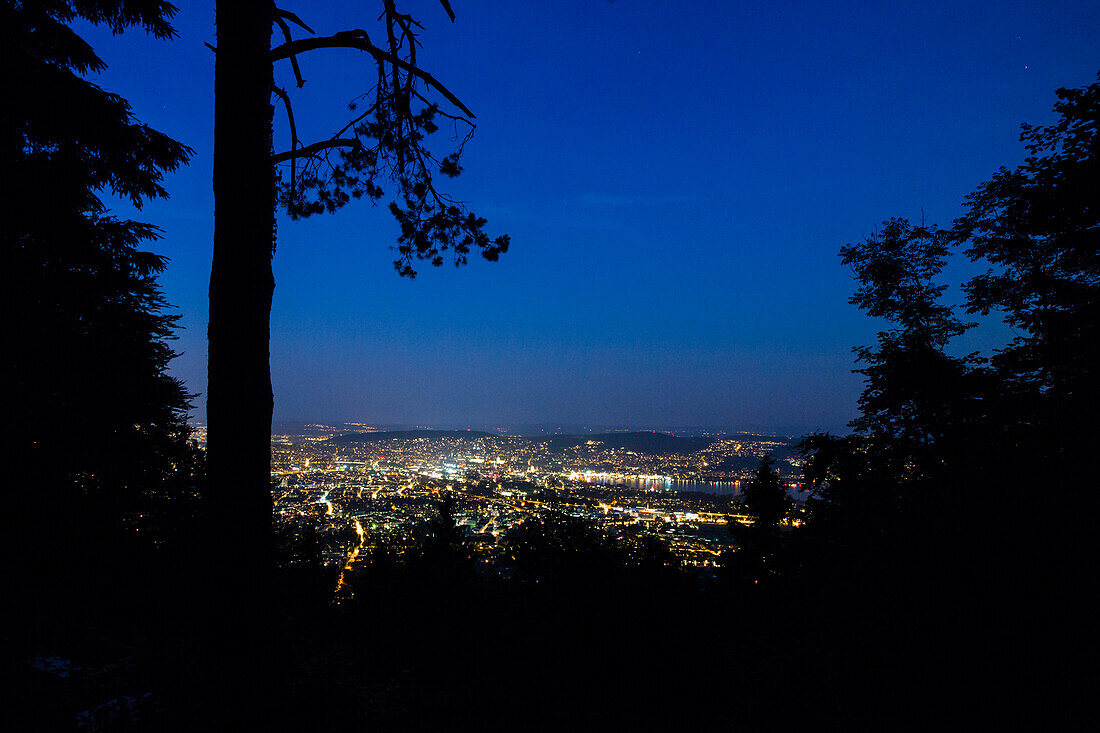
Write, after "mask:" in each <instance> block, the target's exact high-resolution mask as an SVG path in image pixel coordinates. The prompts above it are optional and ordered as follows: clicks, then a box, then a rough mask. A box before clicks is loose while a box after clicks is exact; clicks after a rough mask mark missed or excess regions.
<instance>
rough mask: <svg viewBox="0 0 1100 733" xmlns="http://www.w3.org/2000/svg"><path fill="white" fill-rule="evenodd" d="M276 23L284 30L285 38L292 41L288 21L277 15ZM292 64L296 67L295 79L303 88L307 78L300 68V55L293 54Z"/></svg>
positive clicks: (288, 41)
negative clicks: (303, 76) (303, 75)
mask: <svg viewBox="0 0 1100 733" xmlns="http://www.w3.org/2000/svg"><path fill="white" fill-rule="evenodd" d="M275 24H276V25H278V26H279V29H280V30H281V31H282V32H283V38H285V39H286V42H287V43H290V42H291V41H293V40H294V39H293V38H292V37H291V35H290V26H288V25H287V24H286V21H285V20H283V19H282V18H279V17H276V18H275ZM290 65H291V67H292V68H293V69H294V79H295V81H296V82H297V84H298V88H299V89H301V88H302V87H304V86H305V84H306V80H305V79H303V78H302V70H301V69H299V68H298V57H297V56H294V55H291V57H290Z"/></svg>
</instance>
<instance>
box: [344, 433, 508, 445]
mask: <svg viewBox="0 0 1100 733" xmlns="http://www.w3.org/2000/svg"><path fill="white" fill-rule="evenodd" d="M490 435H491V433H483V432H481V431H480V430H388V431H379V432H374V433H345V434H344V435H337V436H335V437H333V438H329V439H328V440H327V441H325V442H327V443H376V442H378V441H380V440H390V439H391V438H398V439H400V440H413V439H416V438H428V439H429V440H435V439H440V438H452V439H455V438H457V439H462V438H465V439H468V440H475V439H477V438H488V437H490Z"/></svg>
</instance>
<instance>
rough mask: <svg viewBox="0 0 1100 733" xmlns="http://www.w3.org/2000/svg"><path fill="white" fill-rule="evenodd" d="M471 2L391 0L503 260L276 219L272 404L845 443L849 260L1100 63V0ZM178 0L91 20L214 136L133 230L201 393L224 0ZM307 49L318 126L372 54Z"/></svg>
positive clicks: (112, 54)
mask: <svg viewBox="0 0 1100 733" xmlns="http://www.w3.org/2000/svg"><path fill="white" fill-rule="evenodd" d="M452 4H453V6H454V8H455V11H456V13H457V15H458V19H457V22H456V23H455V24H453V25H452V24H451V23H449V22H448V21H447V19H446V16H445V15H444V13H443V11H442V9H441V8H440V7H439V4H438V3H437V2H435V1H434V0H411V1H409V2H406V3H404V6H405V7H407V8H408V9H409V10H410V11H411V12H413V14H414V15H415V16H416V17H417V18H418V19H419V20H420V21H421V22H422V23H423V24H424V26H425V28H426V31H425V33H424V34H423V36H422V40H423V42H424V46H425V48H424V50H423V51H422V54H421V63H422V65H423V66H425V67H426V68H428V69H429V70H430V71H432V72H433V73H435V75H436V76H437V77H438V78H440V79H441V80H442V81H443V82H444V83H445V84H447V86H448V87H450V88H451V89H452V90H453V91H454V92H456V93H457V94H458V95H459V96H460V97H461V98H462V99H463V101H464V102H465V103H466V104H467V105H468V106H469V107H471V108H472V109H473V110H474V112H475V113H476V114H477V115H478V121H479V127H478V132H477V135H476V137H475V138H474V140H473V141H472V142H471V143H470V145H469V146H468V147H467V153H466V156H465V159H464V164H465V169H466V172H465V173H464V174H463V176H462V177H461V178H460V179H458V181H456V182H455V184H456V185H454V186H453V187H452V188H451V190H452V191H453V192H455V193H456V194H458V195H459V196H460V197H461V198H464V199H466V200H468V201H469V202H470V203H471V206H472V208H473V209H474V210H475V211H477V212H478V213H480V214H482V215H483V216H485V217H487V218H488V219H489V229H490V231H491V232H492V233H494V234H495V233H500V232H507V233H509V234H510V235H511V236H512V249H511V251H510V252H508V254H507V255H505V256H504V257H502V259H501V261H500V262H498V263H495V264H494V263H486V262H484V261H482V260H480V258H478V259H477V260H476V261H475V260H471V265H470V266H468V267H465V268H462V269H457V270H456V269H455V268H453V267H449V266H445V267H443V268H441V269H432V268H424V269H422V270H421V274H420V276H419V277H418V278H417V279H416V280H415V281H409V280H405V279H400V278H398V277H397V276H396V275H395V274H394V272H393V269H392V265H391V261H392V259H393V258H392V253H391V252H390V251H389V250H388V247H389V245H391V244H392V243H393V241H394V238H395V237H396V225H395V224H394V222H393V220H392V218H391V217H390V215H389V214H388V213H387V212H386V211H385V209H384V207H382V206H379V207H377V208H372V207H371V206H370V205H369V204H362V205H358V206H350V207H348V208H346V209H344V210H343V211H342V212H340V213H338V214H337V215H335V216H324V217H318V218H314V219H310V220H306V221H303V222H290V221H288V220H286V219H285V218H283V219H280V222H279V246H278V252H277V254H276V257H275V276H276V283H277V285H276V290H275V302H274V308H273V313H272V344H271V350H272V355H271V362H272V375H273V380H274V387H275V418H276V419H277V420H279V419H286V420H293V419H306V420H327V421H336V420H367V421H373V422H378V423H412V424H434V425H439V426H442V425H444V424H475V425H481V424H499V423H541V422H555V421H557V422H568V423H598V424H605V425H606V424H624V425H636V426H653V427H660V426H673V425H701V426H713V427H734V428H736V427H743V428H746V429H775V430H781V431H787V432H795V431H798V430H805V429H811V428H829V429H833V430H839V429H842V428H843V426H844V424H845V423H846V422H847V421H848V420H849V419H851V418H852V417H853V416H854V414H855V409H856V399H857V397H858V394H859V390H860V379H859V377H858V376H857V375H853V374H852V373H851V369H852V367H853V363H852V355H851V351H850V349H851V347H852V346H853V345H856V344H861V343H869V342H870V341H871V340H872V339H873V334H874V332H875V331H876V330H878V328H879V327H880V324H876V323H875V322H873V321H871V320H870V319H867V318H865V317H864V316H863V315H862V314H860V313H859V312H858V311H857V310H855V308H853V307H852V306H850V305H849V304H848V302H847V299H848V296H849V294H850V293H851V291H852V289H853V287H854V282H853V280H852V279H851V276H850V274H849V273H848V272H846V271H845V269H843V268H842V267H841V265H840V260H839V258H838V256H837V250H838V248H839V247H840V246H841V245H843V244H845V243H847V242H850V241H855V240H858V239H860V238H862V237H863V236H865V235H866V234H868V233H870V232H871V231H873V230H874V229H875V227H876V225H877V224H878V222H880V221H881V220H883V219H884V218H887V217H890V216H894V215H898V216H908V217H911V218H919V216H920V214H921V211H922V209H923V211H924V212H925V213H926V215H927V217H928V220H929V221H932V222H939V223H941V224H943V225H949V224H950V222H951V220H952V219H953V218H954V217H956V216H958V215H959V214H960V213H961V211H962V208H961V207H962V200H963V197H964V196H965V195H966V194H967V193H968V192H970V191H971V190H973V189H974V187H975V186H976V185H977V184H978V183H979V182H981V181H983V180H985V179H986V178H988V177H989V175H990V174H991V173H992V172H993V171H994V170H995V169H996V168H997V167H998V166H1000V165H1015V164H1016V163H1018V162H1019V161H1020V159H1021V158H1022V154H1023V151H1022V149H1021V147H1020V145H1019V143H1018V134H1019V124H1020V123H1021V122H1025V121H1028V122H1035V123H1044V122H1050V121H1052V120H1053V119H1054V117H1053V114H1052V112H1051V105H1052V103H1053V101H1054V95H1053V90H1054V89H1055V88H1057V87H1060V86H1083V85H1085V84H1088V83H1090V82H1091V81H1092V80H1094V79H1095V77H1096V72H1097V70H1098V69H1100V53H1098V49H1100V44H1098V43H1097V41H1098V38H1097V35H1098V34H1097V29H1098V28H1100V4H1097V3H1095V2H1050V1H1046V2H1012V1H1005V0H1001V1H998V2H969V3H956V2H927V1H925V2H911V3H900V2H899V3H894V2H890V3H883V2H836V1H834V2H822V3H810V2H806V3H772V2H748V1H744V2H741V1H734V0H726V1H722V2H690V3H684V2H673V1H671V0H669V1H662V2H657V1H656V0H650V1H646V2H642V1H641V0H619V2H615V3H607V2H603V1H602V0H554V2H515V0H510V1H497V0H492V1H490V0H477V1H476V2H474V1H471V0H452ZM180 5H181V6H182V7H181V11H180V14H179V15H178V16H177V20H176V26H177V29H178V30H179V32H180V38H179V39H177V40H175V41H173V42H169V43H162V42H158V41H155V40H153V39H151V38H147V37H144V36H143V35H142V34H141V33H140V32H136V31H130V32H127V33H126V34H124V35H122V36H118V37H112V36H111V35H110V34H109V33H107V32H104V31H103V30H102V29H88V28H86V27H84V26H82V27H81V28H80V30H81V32H82V33H84V35H85V37H86V38H87V39H88V40H89V41H90V42H91V43H92V44H93V46H94V47H95V48H96V50H97V51H98V52H99V53H100V55H101V56H102V57H103V58H104V60H105V61H107V62H108V64H109V65H110V68H109V69H108V70H107V71H106V72H105V73H103V74H101V75H99V77H98V78H97V79H96V81H97V83H99V84H101V85H102V86H104V87H105V88H107V89H109V90H112V91H116V92H118V93H120V94H122V95H123V96H125V97H127V98H128V99H130V100H131V102H132V103H133V106H134V111H135V113H136V115H137V116H138V117H139V119H142V120H143V121H146V122H148V123H149V124H151V125H152V126H154V127H156V128H158V129H160V130H162V131H164V132H167V133H169V134H171V135H173V136H174V137H176V138H177V139H180V140H182V141H183V142H185V143H187V144H188V145H191V146H192V147H194V148H195V149H196V151H197V153H196V156H195V159H194V161H193V162H192V163H191V165H190V166H189V167H188V168H186V169H185V170H182V171H180V172H178V173H175V174H172V175H171V176H169V177H168V180H167V185H168V188H169V189H170V191H171V193H172V198H171V200H170V201H167V202H154V203H153V204H150V205H149V206H147V207H146V208H145V210H144V211H143V212H142V213H141V215H140V216H142V217H143V218H144V219H146V220H149V221H152V222H154V223H157V224H158V225H160V226H162V227H163V228H164V229H165V230H166V234H165V238H164V240H163V241H162V242H161V243H160V244H159V245H158V251H160V252H162V253H163V254H166V255H168V256H169V257H171V259H172V263H171V265H170V267H169V269H168V271H167V272H166V273H165V274H164V276H163V277H162V279H161V282H162V284H163V287H164V290H165V291H166V294H167V296H168V298H169V300H170V301H171V302H172V303H173V304H174V305H176V306H177V307H178V308H179V311H180V313H181V314H182V324H183V325H184V326H185V329H186V330H185V331H183V332H182V333H181V336H180V340H179V342H178V349H179V350H180V351H182V352H183V354H182V356H180V357H179V359H177V361H176V362H175V367H174V371H175V374H176V375H177V376H179V377H181V378H183V379H184V380H186V382H187V384H188V385H189V386H190V388H191V389H192V390H194V391H197V392H203V391H204V389H205V369H206V361H205V359H206V356H205V354H206V351H205V332H206V314H207V309H206V287H207V280H208V277H209V268H210V256H211V240H212V233H213V214H212V212H213V198H212V194H211V188H210V180H211V149H212V139H213V136H212V132H213V84H214V81H213V54H212V53H211V52H210V51H209V50H207V49H206V48H204V47H203V45H202V44H203V41H209V42H211V43H213V42H214V41H215V33H214V27H213V20H214V11H213V3H212V2H182V3H180ZM377 5H378V3H376V2H372V0H365V1H364V2H354V3H353V2H309V3H306V2H299V3H296V4H290V3H289V0H288V5H287V6H288V7H289V8H290V9H292V10H295V11H297V12H298V13H299V14H300V15H301V16H302V18H303V19H304V20H305V21H306V22H308V23H310V24H311V25H313V27H314V28H315V29H316V30H317V31H318V32H319V33H322V34H327V33H331V32H334V31H336V30H340V29H344V28H355V27H361V28H367V29H368V30H369V29H371V28H372V27H373V23H374V19H375V18H376V16H377V13H378V8H377V7H376V6H377ZM301 63H302V67H303V73H304V76H305V78H306V79H307V85H306V88H305V90H303V91H302V92H301V93H300V94H299V95H298V104H297V110H298V117H299V126H300V127H301V128H305V131H304V136H306V137H309V136H310V134H311V132H312V136H313V137H314V138H316V139H321V138H323V137H326V136H327V135H329V134H331V132H333V131H335V129H338V128H339V127H341V126H342V124H343V122H344V120H345V117H346V112H345V111H344V108H343V105H344V104H345V103H346V102H347V101H348V100H349V99H350V98H351V97H352V96H354V95H356V94H358V93H360V92H362V91H365V90H366V89H367V88H368V86H369V80H370V74H371V67H370V66H369V65H368V64H367V62H366V61H365V60H364V59H362V58H359V57H358V55H357V54H356V53H355V52H351V51H321V52H315V53H313V54H310V55H308V56H305V57H303V58H302V59H301ZM119 208H120V209H121V210H122V211H123V213H125V209H124V207H119ZM957 259H962V258H957ZM967 269H968V268H967V267H966V266H965V264H964V263H962V262H958V263H956V264H954V265H952V271H951V272H952V274H953V275H955V276H956V278H958V277H962V276H964V275H965V273H966V271H967ZM1005 335H1006V334H1005V333H1004V332H1003V331H1002V330H999V329H996V328H989V329H984V330H982V331H980V332H977V333H973V334H971V335H968V336H967V337H966V338H965V339H964V342H963V343H961V344H960V345H959V348H960V349H966V350H973V349H977V348H980V349H986V350H988V349H989V348H992V347H994V346H995V345H996V344H997V343H998V339H1003V338H1004V337H1005ZM201 404H202V398H200V400H199V406H200V409H199V410H198V411H197V414H196V417H197V418H198V419H202V416H203V410H202V409H201Z"/></svg>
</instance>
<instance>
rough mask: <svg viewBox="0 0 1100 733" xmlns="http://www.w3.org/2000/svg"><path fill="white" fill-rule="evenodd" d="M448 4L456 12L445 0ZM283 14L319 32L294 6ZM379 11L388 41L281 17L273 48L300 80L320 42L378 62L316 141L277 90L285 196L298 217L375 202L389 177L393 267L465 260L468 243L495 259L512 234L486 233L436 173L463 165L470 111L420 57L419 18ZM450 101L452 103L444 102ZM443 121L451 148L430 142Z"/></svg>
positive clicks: (407, 272) (406, 271)
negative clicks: (342, 119)
mask: <svg viewBox="0 0 1100 733" xmlns="http://www.w3.org/2000/svg"><path fill="white" fill-rule="evenodd" d="M443 5H444V8H445V10H446V11H447V13H448V15H450V16H451V19H452V20H453V19H454V15H453V13H452V12H451V10H450V7H449V5H448V4H447V3H445V2H444V3H443ZM285 17H286V18H287V19H291V20H293V22H294V24H295V25H296V26H297V27H298V29H301V30H305V31H307V32H308V33H310V34H313V30H312V29H311V28H310V27H309V26H308V25H306V24H305V23H303V22H300V21H299V20H298V19H297V16H293V18H290V17H289V16H285ZM380 20H381V22H382V25H383V27H384V29H385V33H386V40H385V46H384V47H379V46H375V45H374V44H373V43H372V41H371V39H370V35H369V34H368V33H367V32H366V31H365V30H360V29H356V30H346V31H340V32H339V33H336V34H334V35H333V36H329V37H307V38H304V39H299V40H293V39H292V34H291V28H290V26H289V25H288V24H287V23H286V22H285V20H284V19H283V17H280V18H279V19H278V20H277V24H278V25H279V27H280V29H281V30H282V32H283V36H284V38H285V40H286V43H284V44H283V45H281V46H279V47H277V48H275V49H274V50H273V56H274V58H275V59H277V60H278V59H284V58H285V59H290V60H291V62H292V64H293V68H294V73H295V76H296V79H297V83H298V86H299V87H301V86H303V85H304V84H305V81H304V79H303V78H302V76H301V70H300V68H299V66H298V58H297V55H298V54H300V53H304V52H307V51H311V50H315V49H318V48H353V49H357V50H359V51H361V52H363V53H365V54H367V55H368V56H370V57H371V58H372V59H373V60H374V62H375V65H376V72H377V73H376V77H375V79H374V80H373V85H372V88H371V89H369V90H368V91H365V92H363V93H361V94H359V95H358V96H357V97H356V98H355V99H354V100H353V101H352V102H351V103H350V104H348V110H349V112H351V113H353V114H354V117H352V119H351V120H350V121H348V122H347V124H345V125H343V127H342V128H341V129H340V130H339V131H338V132H336V133H335V134H333V135H332V136H331V138H330V139H328V140H324V141H321V142H319V143H314V144H313V145H312V146H311V145H302V144H301V141H300V140H299V138H298V130H297V128H296V127H295V125H294V116H293V110H292V107H291V99H290V96H289V94H287V93H286V91H284V90H281V89H280V90H277V92H276V93H277V94H278V96H279V97H280V98H281V100H282V102H283V104H284V106H285V108H286V112H287V119H288V122H289V124H290V135H291V148H290V150H288V151H286V153H282V154H280V155H278V156H276V159H277V160H279V161H280V162H282V165H281V166H280V178H279V201H280V203H281V204H282V205H283V206H284V207H285V208H286V211H287V213H289V214H290V216H291V217H292V218H295V219H297V218H300V217H306V216H312V215H315V214H320V213H325V212H327V213H332V212H335V211H336V210H337V209H340V208H342V207H343V206H345V205H347V204H348V203H350V202H351V201H353V200H357V199H362V198H366V199H368V200H370V201H373V202H377V201H379V200H381V199H382V198H383V197H385V196H386V192H385V190H384V189H383V186H384V185H390V184H392V185H393V187H394V189H395V190H396V193H395V194H394V195H393V196H392V200H391V201H390V203H389V205H388V209H389V211H390V213H391V214H392V215H393V217H394V218H395V219H396V220H397V223H398V225H399V227H400V234H399V236H398V238H397V246H396V247H395V248H394V249H395V250H396V252H397V255H398V256H397V258H396V259H395V260H394V268H395V269H396V270H397V272H398V273H399V274H400V275H401V276H403V277H409V278H412V277H416V268H415V264H416V262H417V261H418V260H421V261H427V262H429V263H430V264H431V265H433V266H436V267H438V266H439V265H442V264H443V262H444V261H445V259H450V261H451V262H452V263H453V264H454V265H455V266H461V265H464V264H466V261H467V256H468V255H469V254H470V252H471V251H476V252H479V253H480V254H481V256H482V257H484V258H485V259H486V260H489V261H496V260H497V259H498V258H499V257H500V255H501V254H503V253H505V252H507V251H508V245H509V238H508V235H501V236H498V237H495V238H490V237H489V235H488V234H487V233H486V232H485V224H486V223H487V222H486V220H485V219H484V218H482V217H479V216H477V215H476V214H474V213H473V212H471V211H469V209H468V208H467V207H466V204H465V203H464V202H462V201H459V200H457V199H455V198H453V197H452V196H450V195H448V194H447V193H445V192H443V191H441V190H440V189H439V188H438V187H437V183H436V181H437V178H438V177H439V176H443V177H446V178H455V177H457V176H458V175H460V174H461V173H462V165H461V160H462V152H463V148H464V147H465V145H466V143H467V142H468V141H469V140H470V138H471V137H472V136H473V133H474V129H475V124H474V114H473V113H472V112H471V111H470V110H469V109H468V108H467V107H466V106H465V105H464V104H462V102H461V101H459V100H458V98H457V97H455V96H454V95H453V94H452V93H451V92H450V91H449V90H448V89H447V88H446V87H444V86H443V85H442V84H441V83H440V82H439V81H438V80H437V79H436V78H435V77H434V76H432V75H431V74H430V73H427V72H426V71H424V70H423V69H421V68H419V67H418V66H417V50H418V49H419V48H420V41H419V39H418V37H417V36H418V34H419V32H420V30H421V28H422V26H421V25H420V23H418V22H417V21H416V20H415V19H414V18H413V17H412V16H411V15H409V14H408V13H403V12H401V11H400V10H398V8H397V7H396V3H395V2H393V1H392V0H386V1H385V2H383V3H382V14H381V16H380ZM432 97H441V98H442V99H441V100H440V101H436V100H435V99H433V98H432ZM444 101H445V103H446V105H447V109H444V108H443V107H442V106H441V102H444ZM364 107H365V109H362V108H364ZM440 125H443V126H444V127H447V128H450V130H451V133H452V134H451V137H450V143H451V147H450V149H449V151H448V152H446V153H439V152H436V151H435V150H434V149H433V146H432V145H430V142H431V137H432V136H433V135H434V134H435V133H437V132H439V131H440ZM345 136H348V137H345ZM283 161H285V162H283ZM448 255H449V256H448Z"/></svg>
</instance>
